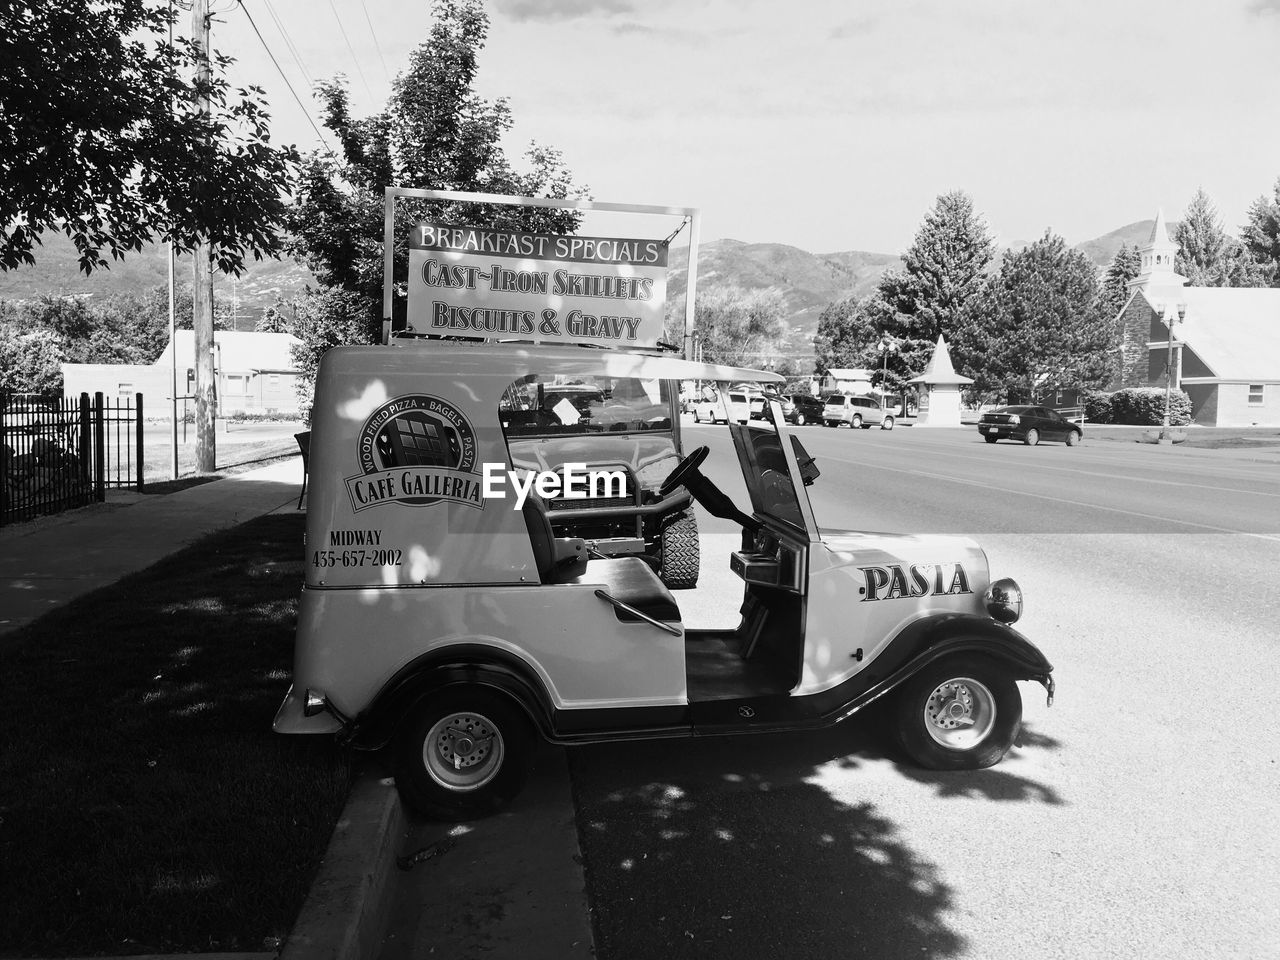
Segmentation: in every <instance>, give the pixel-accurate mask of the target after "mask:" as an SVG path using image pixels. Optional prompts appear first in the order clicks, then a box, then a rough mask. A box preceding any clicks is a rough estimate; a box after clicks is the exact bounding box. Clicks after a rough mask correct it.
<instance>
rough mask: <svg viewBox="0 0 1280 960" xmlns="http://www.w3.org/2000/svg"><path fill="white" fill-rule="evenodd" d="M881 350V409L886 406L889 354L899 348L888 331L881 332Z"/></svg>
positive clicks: (877, 347)
mask: <svg viewBox="0 0 1280 960" xmlns="http://www.w3.org/2000/svg"><path fill="white" fill-rule="evenodd" d="M876 349H877V350H879V351H880V357H881V360H880V409H881V410H884V408H885V388H886V387H887V386H888V384H889V354H891V353H893V352H894V351H896V350H897V349H898V341H897V340H895V339H894V338H893V337H891V336H889V334H887V333H882V334H880V342H879V343H878V344H877V345H876Z"/></svg>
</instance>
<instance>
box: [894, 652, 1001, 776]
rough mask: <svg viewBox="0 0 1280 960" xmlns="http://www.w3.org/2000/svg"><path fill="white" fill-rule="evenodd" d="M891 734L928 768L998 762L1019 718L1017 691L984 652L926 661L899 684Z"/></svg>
mask: <svg viewBox="0 0 1280 960" xmlns="http://www.w3.org/2000/svg"><path fill="white" fill-rule="evenodd" d="M894 719H895V725H894V726H895V730H894V732H895V735H896V737H897V740H898V744H899V745H900V746H901V747H902V749H903V751H904V752H905V753H906V754H907V756H908V757H910V758H911V759H912V760H914V761H915V762H916V763H918V764H919V765H920V766H922V767H925V768H926V769H929V770H977V769H979V768H981V767H990V766H994V765H995V764H997V763H999V762H1000V760H1001V759H1002V758H1003V757H1004V755H1005V754H1006V753H1008V752H1009V748H1010V747H1012V746H1013V741H1014V740H1015V739H1017V736H1018V730H1019V728H1020V727H1021V724H1022V695H1021V694H1020V693H1018V685H1017V683H1016V682H1014V679H1013V676H1012V675H1011V674H1010V673H1009V671H1008V669H1007V668H1006V667H1004V666H1003V665H1002V664H1001V663H1000V662H998V661H996V660H993V659H991V658H989V657H984V656H981V655H973V654H957V655H954V656H950V657H944V658H943V659H941V660H939V661H937V662H936V663H931V664H929V665H928V666H927V667H925V668H924V669H923V670H921V671H920V672H919V673H917V674H916V675H915V676H914V677H912V678H911V679H910V680H908V681H907V682H906V683H904V684H903V685H902V686H901V687H899V688H898V691H897V692H896V695H895V700H894Z"/></svg>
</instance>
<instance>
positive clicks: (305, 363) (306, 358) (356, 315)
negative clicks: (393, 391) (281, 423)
mask: <svg viewBox="0 0 1280 960" xmlns="http://www.w3.org/2000/svg"><path fill="white" fill-rule="evenodd" d="M293 311H294V323H293V335H294V336H295V337H297V338H298V339H299V340H301V341H302V343H301V344H295V345H294V346H293V347H292V348H290V356H291V358H292V360H293V363H294V366H296V367H297V369H298V379H297V381H296V388H297V393H298V404H299V409H301V410H303V411H306V413H305V415H306V416H307V417H308V418H309V417H310V413H309V411H310V409H311V403H312V399H313V398H314V397H315V390H316V369H317V368H318V367H319V366H320V358H321V357H323V356H324V355H325V353H326V352H327V351H328V350H330V349H331V348H333V347H338V346H342V345H344V344H349V343H361V342H363V341H362V337H364V335H365V334H366V333H367V330H368V322H369V305H368V303H367V302H366V301H365V298H364V296H363V295H362V294H360V293H359V292H357V291H353V290H344V289H342V288H341V287H325V288H322V289H320V290H308V291H307V292H306V294H305V295H303V296H301V297H299V298H298V299H297V300H295V301H294V303H293Z"/></svg>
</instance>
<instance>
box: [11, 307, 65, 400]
mask: <svg viewBox="0 0 1280 960" xmlns="http://www.w3.org/2000/svg"><path fill="white" fill-rule="evenodd" d="M6 313H7V311H6ZM63 359H64V358H63V356H62V347H61V344H60V342H59V340H58V337H57V335H56V334H54V333H53V332H52V331H50V330H48V329H35V330H32V329H29V328H26V327H23V326H22V325H20V324H19V323H14V322H12V321H11V320H9V319H0V392H9V393H40V394H49V393H58V392H59V391H61V390H62V361H63Z"/></svg>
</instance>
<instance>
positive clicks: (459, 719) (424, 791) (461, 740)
mask: <svg viewBox="0 0 1280 960" xmlns="http://www.w3.org/2000/svg"><path fill="white" fill-rule="evenodd" d="M533 737H534V734H533V728H532V726H531V725H530V723H529V721H528V719H527V718H526V717H525V715H524V713H523V712H521V710H520V708H519V707H517V706H516V705H515V704H514V703H513V702H512V701H510V700H508V699H507V698H506V697H503V696H502V695H500V694H497V693H493V692H492V691H489V690H486V689H483V688H481V687H456V688H446V689H444V690H441V691H439V692H437V693H434V694H431V695H429V696H428V697H427V698H426V699H425V700H423V701H422V702H421V703H420V704H418V705H417V706H416V707H414V709H413V710H411V711H410V713H409V714H408V715H407V716H406V717H405V719H404V721H403V722H402V723H401V726H400V730H399V732H398V733H397V735H396V740H395V744H394V747H393V750H394V762H395V776H396V789H397V790H399V792H400V797H401V799H402V800H404V802H405V805H406V806H408V807H409V808H411V809H412V810H414V811H416V812H417V813H420V814H422V815H423V816H426V817H430V818H432V819H437V820H470V819H474V818H475V817H483V816H487V815H488V814H490V813H493V812H495V811H497V810H499V809H501V808H502V807H503V806H505V805H506V804H507V803H509V802H510V801H511V799H512V798H513V797H515V795H516V794H518V793H519V792H520V789H521V788H522V787H523V786H524V783H525V780H527V779H528V776H529V770H530V768H531V767H532V765H533V747H534V741H533Z"/></svg>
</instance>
